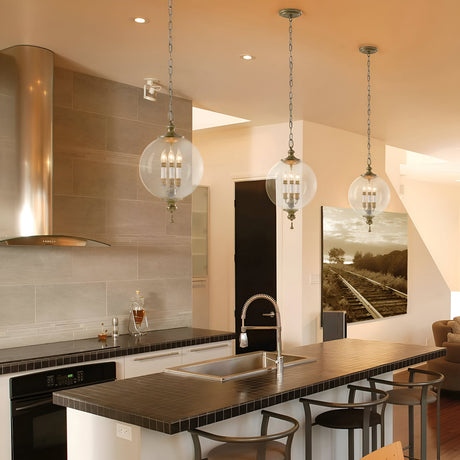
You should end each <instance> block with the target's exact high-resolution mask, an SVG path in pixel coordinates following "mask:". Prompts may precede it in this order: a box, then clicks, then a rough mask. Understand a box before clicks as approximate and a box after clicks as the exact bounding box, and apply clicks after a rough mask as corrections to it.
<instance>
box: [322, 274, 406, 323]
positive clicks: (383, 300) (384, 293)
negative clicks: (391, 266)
mask: <svg viewBox="0 0 460 460" xmlns="http://www.w3.org/2000/svg"><path fill="white" fill-rule="evenodd" d="M329 270H330V271H331V273H332V274H333V275H334V276H335V277H336V278H337V280H338V283H337V285H338V286H339V287H340V290H341V294H342V296H343V298H344V299H345V300H346V303H347V310H348V315H349V316H350V317H351V318H353V319H354V321H362V320H366V319H373V318H374V319H375V318H384V317H386V316H393V315H401V314H403V313H406V311H407V294H406V293H404V292H401V291H398V290H396V289H393V288H391V287H389V286H385V285H384V284H381V283H379V282H378V281H375V280H373V279H371V278H367V277H365V276H363V275H359V274H357V273H353V272H351V271H349V270H346V269H343V268H334V269H332V268H329Z"/></svg>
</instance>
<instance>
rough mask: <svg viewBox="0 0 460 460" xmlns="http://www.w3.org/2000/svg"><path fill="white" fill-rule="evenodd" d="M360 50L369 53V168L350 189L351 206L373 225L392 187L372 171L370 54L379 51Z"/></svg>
mask: <svg viewBox="0 0 460 460" xmlns="http://www.w3.org/2000/svg"><path fill="white" fill-rule="evenodd" d="M359 51H360V52H361V53H363V54H366V55H367V168H366V171H365V172H364V174H362V175H361V176H358V177H357V178H356V179H355V180H354V181H353V182H352V184H351V185H350V188H349V190H348V201H349V203H350V206H351V207H352V208H353V209H354V210H355V211H356V212H357V213H358V214H359V215H361V216H363V217H364V219H365V220H366V224H367V225H368V226H369V231H371V225H372V223H373V219H374V217H375V216H376V215H378V214H380V213H381V212H383V211H385V209H386V207H387V206H388V203H389V202H390V188H389V187H388V185H387V183H386V182H385V181H384V180H383V179H382V178H380V177H379V176H377V174H375V173H374V172H373V171H372V161H371V63H370V56H371V54H375V53H377V51H378V48H377V47H375V46H362V47H360V48H359Z"/></svg>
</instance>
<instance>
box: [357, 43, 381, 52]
mask: <svg viewBox="0 0 460 460" xmlns="http://www.w3.org/2000/svg"><path fill="white" fill-rule="evenodd" d="M378 50H379V49H378V48H377V47H376V46H372V45H363V46H360V47H359V52H360V53H363V54H375V53H376V52H377V51H378Z"/></svg>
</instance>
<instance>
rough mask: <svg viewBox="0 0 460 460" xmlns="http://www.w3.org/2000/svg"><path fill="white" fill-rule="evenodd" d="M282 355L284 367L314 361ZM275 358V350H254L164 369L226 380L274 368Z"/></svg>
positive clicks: (175, 372) (193, 375) (302, 357)
mask: <svg viewBox="0 0 460 460" xmlns="http://www.w3.org/2000/svg"><path fill="white" fill-rule="evenodd" d="M283 357H284V367H289V366H294V365H296V364H305V363H311V362H313V361H316V360H315V359H314V358H307V357H305V356H297V355H284V354H283ZM275 360H276V352H267V351H255V352H253V353H246V354H243V355H236V356H230V357H228V358H219V359H212V360H209V361H202V362H199V363H193V364H187V365H184V366H176V367H171V368H169V369H166V372H169V373H173V374H179V375H188V376H192V377H199V378H203V379H210V380H217V381H220V382H225V381H226V380H232V379H238V378H242V377H249V376H252V375H256V374H261V373H263V372H268V371H270V370H272V369H275V370H276V364H275Z"/></svg>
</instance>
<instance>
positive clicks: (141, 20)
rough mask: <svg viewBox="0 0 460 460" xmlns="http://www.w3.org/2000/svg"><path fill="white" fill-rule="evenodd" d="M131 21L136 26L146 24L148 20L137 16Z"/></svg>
mask: <svg viewBox="0 0 460 460" xmlns="http://www.w3.org/2000/svg"><path fill="white" fill-rule="evenodd" d="M133 21H134V22H135V23H136V24H147V23H148V22H149V20H148V19H147V18H143V17H141V16H137V17H135V18H133Z"/></svg>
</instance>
